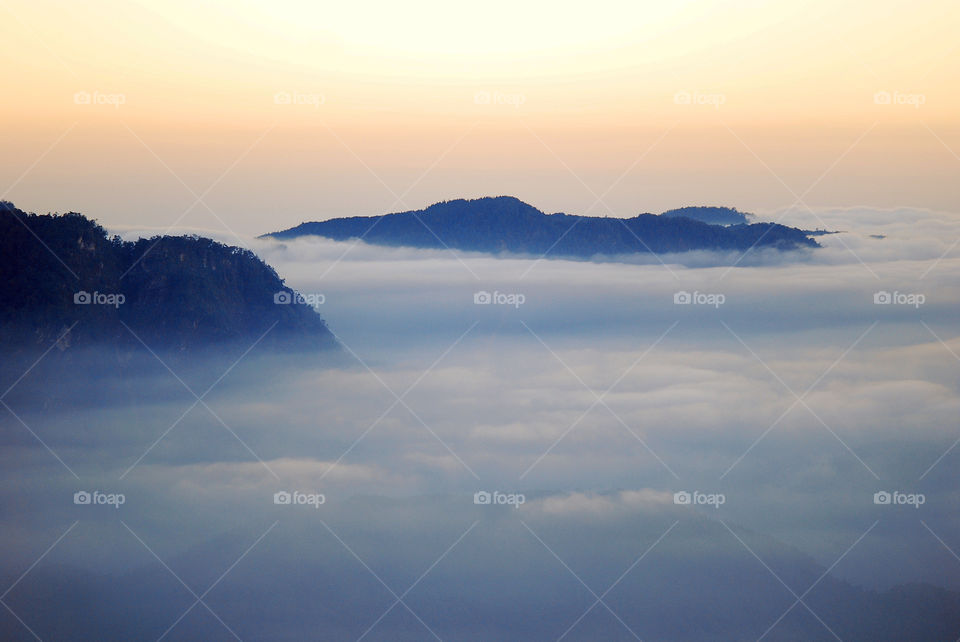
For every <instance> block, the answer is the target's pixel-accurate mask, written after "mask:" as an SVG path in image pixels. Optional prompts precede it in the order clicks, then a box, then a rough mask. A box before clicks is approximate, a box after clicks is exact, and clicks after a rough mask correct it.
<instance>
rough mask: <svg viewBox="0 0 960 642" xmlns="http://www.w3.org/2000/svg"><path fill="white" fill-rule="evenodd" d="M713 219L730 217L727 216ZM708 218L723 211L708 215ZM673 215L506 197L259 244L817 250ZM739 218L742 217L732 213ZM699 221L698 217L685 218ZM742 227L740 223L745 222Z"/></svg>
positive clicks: (295, 232)
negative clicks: (610, 213)
mask: <svg viewBox="0 0 960 642" xmlns="http://www.w3.org/2000/svg"><path fill="white" fill-rule="evenodd" d="M692 209H694V210H711V212H708V214H709V215H711V216H720V215H721V214H722V215H723V216H725V217H729V216H731V213H732V212H736V210H730V209H729V208H692ZM712 210H723V212H722V213H720V212H713V211H712ZM683 211H684V210H675V211H672V212H671V213H668V215H665V216H657V215H654V214H640V215H638V216H635V217H633V218H629V219H618V218H606V217H586V216H572V215H568V214H562V213H560V214H544V213H543V212H541V211H540V210H538V209H536V208H535V207H533V206H532V205H529V204H527V203H524V202H523V201H521V200H519V199H517V198H514V197H512V196H497V197H485V198H479V199H474V200H464V199H459V200H453V201H444V202H440V203H435V204H434V205H431V206H430V207H427V208H426V209H423V210H416V211H408V212H398V213H395V214H385V215H383V216H353V217H348V218H336V219H330V220H326V221H319V222H308V223H302V224H300V225H297V226H296V227H292V228H289V229H286V230H282V231H279V232H273V233H270V234H265V235H263V236H262V237H261V238H273V239H280V240H283V239H294V238H297V237H300V236H310V235H315V236H323V237H326V238H330V239H333V240H337V241H346V240H350V239H363V240H364V241H365V242H367V243H370V244H374V245H386V246H395V247H396V246H406V247H415V248H424V249H440V248H451V249H455V250H463V251H472V252H487V253H493V254H503V253H510V254H520V255H524V254H526V255H535V256H542V255H545V254H547V255H548V256H551V257H558V258H561V257H571V258H580V259H589V258H593V257H604V256H605V257H615V256H618V255H628V254H637V253H650V252H654V253H657V254H667V253H675V252H687V251H691V250H719V251H739V252H745V251H747V250H749V249H751V248H754V247H756V248H758V249H759V248H774V249H778V250H793V249H801V248H816V247H820V246H819V244H818V243H817V242H816V241H815V240H813V239H812V238H810V236H809V235H808V234H807V233H806V232H804V231H803V230H799V229H796V228H792V227H787V226H784V225H779V224H776V223H753V224H737V225H728V226H726V227H724V226H721V225H712V224H709V223H705V222H703V221H701V220H695V219H694V218H690V217H689V216H687V215H682V214H676V212H683ZM736 213H737V214H740V215H741V216H742V214H741V213H740V212H736ZM691 214H692V215H694V216H702V215H703V212H700V213H698V212H691ZM744 219H745V217H744Z"/></svg>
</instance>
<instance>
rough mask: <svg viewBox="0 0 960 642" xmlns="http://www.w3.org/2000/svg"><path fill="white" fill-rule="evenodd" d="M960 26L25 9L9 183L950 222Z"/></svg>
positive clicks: (521, 6) (859, 11)
mask: <svg viewBox="0 0 960 642" xmlns="http://www.w3.org/2000/svg"><path fill="white" fill-rule="evenodd" d="M958 26H960V7H958V6H957V5H956V3H954V2H947V1H943V2H915V3H902V2H892V1H885V0H879V1H871V2H860V1H852V2H844V3H837V2H828V1H820V0H812V1H811V0H807V1H782V2H765V1H762V0H750V1H744V2H717V1H706V0H700V1H689V2H616V1H610V0H598V1H595V2H591V3H567V4H563V3H556V2H550V3H548V2H541V1H535V2H516V1H506V0H492V1H489V2H484V3H451V2H441V1H439V0H413V1H411V2H404V3H393V2H367V3H341V2H338V3H322V2H308V1H299V0H297V1H293V0H290V1H277V0H273V1H270V2H256V1H254V0H233V1H231V2H225V1H213V0H190V1H187V0H167V1H164V2H129V1H127V2H111V1H99V2H75V3H74V2H71V3H61V2H51V1H43V0H40V1H30V2H26V1H13V2H10V1H8V2H5V3H4V4H2V5H0V30H2V31H0V58H2V66H0V75H2V81H3V84H4V87H5V89H6V91H5V99H4V101H3V103H2V104H0V119H2V120H0V122H2V126H3V133H4V141H5V144H4V147H3V151H2V153H0V180H2V181H3V182H4V185H0V193H2V190H6V192H7V193H6V195H5V196H4V198H7V199H10V200H13V201H14V202H16V203H18V204H19V205H21V206H22V207H25V208H27V209H32V210H38V211H48V210H70V209H74V210H82V211H84V212H86V213H89V214H91V215H93V216H96V217H98V218H100V219H101V220H102V221H103V222H106V223H114V224H126V223H132V222H137V223H143V224H160V225H162V224H163V223H164V222H170V221H172V220H173V219H175V218H176V217H177V216H179V215H181V214H182V213H183V211H184V210H185V209H187V208H188V207H190V205H191V203H192V202H193V201H195V200H196V196H197V195H200V194H201V193H202V192H203V191H204V190H206V189H208V188H210V187H211V185H213V187H212V188H211V189H210V191H209V193H208V194H207V195H206V196H205V197H204V199H203V206H195V207H194V208H193V209H192V210H191V211H190V212H188V215H187V216H186V217H185V219H184V221H183V222H184V224H190V223H194V224H196V225H198V226H202V225H208V226H209V225H216V224H217V220H216V217H215V216H213V213H212V212H211V211H210V210H213V211H214V212H216V213H217V214H219V212H220V210H226V211H228V212H229V213H228V214H222V215H220V217H221V218H224V219H225V218H226V217H228V216H229V217H233V223H232V224H233V225H234V226H236V227H238V228H242V229H243V230H244V231H248V232H250V233H254V232H256V233H259V232H263V231H266V229H273V228H275V227H277V225H278V224H280V223H283V224H286V223H296V222H299V221H300V220H303V219H307V218H325V217H329V216H334V215H341V214H356V213H365V214H370V213H377V212H380V211H383V210H384V209H390V208H393V209H402V208H403V207H405V206H409V207H422V206H425V205H427V204H429V203H431V202H434V201H436V200H440V199H444V198H453V197H458V196H479V195H485V194H503V193H509V194H514V195H516V196H519V197H521V198H523V199H525V200H528V201H530V202H531V203H533V204H534V205H537V206H538V207H541V208H542V209H545V210H548V211H556V210H565V211H569V212H578V211H585V210H587V209H588V208H590V207H599V209H602V210H604V211H603V212H599V211H597V209H594V210H593V211H592V213H610V214H613V215H618V216H629V215H633V214H636V213H638V212H640V211H660V210H662V209H667V208H670V207H675V206H681V205H687V204H695V203H716V204H727V205H734V206H737V207H740V208H741V209H746V210H754V211H765V210H770V209H773V208H776V207H780V206H784V205H789V204H790V203H792V202H793V201H794V200H795V199H796V196H798V195H800V194H801V193H803V192H804V191H805V190H808V189H809V193H808V194H805V195H804V200H805V202H808V203H810V204H814V205H815V204H822V205H852V204H867V205H877V206H897V205H912V206H924V207H932V208H938V209H946V210H950V211H956V210H957V209H958V205H960V204H958V202H957V193H956V189H955V188H954V185H956V177H957V173H958V171H960V156H958V154H957V152H958V150H960V127H958V122H957V114H958V113H960V112H958V109H957V108H958V107H960V95H958V91H960V90H958V83H957V82H956V79H957V78H958V77H960V73H958V72H960V64H958V60H960V50H958V48H957V47H956V37H955V34H956V32H957V27H958ZM28 168H29V171H26V170H28ZM821 175H822V176H821ZM608 189H609V193H608V194H607V195H606V196H605V197H604V198H603V199H602V201H603V202H602V204H601V205H600V206H596V202H597V196H599V195H600V194H601V193H603V192H604V191H605V190H608ZM404 192H406V194H404ZM401 195H402V196H403V198H399V199H398V196H401ZM267 207H269V208H271V210H273V211H272V212H271V213H270V220H269V221H265V220H264V218H263V217H264V209H265V208H267Z"/></svg>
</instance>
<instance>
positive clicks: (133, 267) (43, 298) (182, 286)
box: [0, 202, 336, 352]
mask: <svg viewBox="0 0 960 642" xmlns="http://www.w3.org/2000/svg"><path fill="white" fill-rule="evenodd" d="M277 293H284V294H281V295H280V297H279V298H280V302H281V303H282V304H277V303H276V302H275V295H276V294H277ZM123 324H126V325H127V326H129V328H130V329H131V330H132V331H133V332H135V333H136V334H137V336H138V337H140V339H142V340H143V341H144V342H145V343H146V344H147V345H149V346H151V348H156V349H158V350H160V349H163V350H174V351H185V350H191V349H194V348H201V347H205V346H209V345H213V344H217V343H221V342H230V341H236V342H241V343H244V344H246V345H250V344H252V343H253V342H254V341H256V340H257V339H258V338H259V337H260V336H261V335H263V334H264V333H266V332H267V331H268V330H270V332H269V335H268V336H267V337H265V338H264V344H265V345H277V346H279V345H287V346H297V347H299V348H325V347H331V346H334V345H335V344H336V341H335V340H334V338H333V335H332V334H331V332H330V331H329V330H328V329H327V326H326V324H325V323H324V321H323V319H321V317H320V315H318V314H317V313H316V311H315V310H314V309H313V308H311V307H310V306H308V305H305V304H303V303H299V302H297V300H296V297H295V296H294V293H293V290H291V289H290V288H288V287H286V286H284V284H283V281H282V279H280V277H279V276H277V273H276V272H275V271H274V270H273V268H271V267H270V266H268V265H267V264H266V263H264V262H263V261H262V260H260V259H259V258H258V257H257V256H256V255H255V254H253V252H250V251H249V250H245V249H241V248H237V247H230V246H227V245H223V244H221V243H218V242H216V241H212V240H210V239H207V238H201V237H196V236H179V237H172V236H157V237H153V238H151V239H139V240H137V241H135V242H130V241H123V240H121V239H120V238H119V237H114V238H113V239H108V238H107V234H106V232H105V231H104V229H103V228H102V227H100V226H99V225H97V224H96V223H95V222H94V221H92V220H90V219H88V218H86V217H84V216H83V215H81V214H76V213H70V214H64V215H37V214H27V213H25V212H23V211H20V210H18V209H16V208H15V207H14V206H13V205H12V204H11V203H6V202H0V347H2V348H3V349H4V351H6V352H11V351H15V350H16V349H17V347H29V346H36V347H42V348H46V347H48V346H50V345H51V344H52V343H53V342H54V341H57V340H58V339H59V341H58V344H57V345H58V347H59V348H60V350H61V351H64V350H68V349H69V348H71V347H78V346H79V347H83V346H91V345H95V344H100V343H104V342H109V343H110V344H112V345H118V346H131V345H132V346H134V347H137V348H140V347H141V346H140V345H139V341H138V340H137V339H136V338H135V337H134V336H133V335H132V333H131V332H130V331H128V330H127V329H126V328H124V327H123Z"/></svg>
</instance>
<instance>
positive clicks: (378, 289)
mask: <svg viewBox="0 0 960 642" xmlns="http://www.w3.org/2000/svg"><path fill="white" fill-rule="evenodd" d="M772 218H778V219H780V222H782V223H784V224H786V225H793V226H797V227H802V228H804V229H814V228H827V229H830V230H841V231H842V233H840V234H835V235H825V236H819V237H817V240H818V241H819V242H820V243H821V244H822V245H824V248H823V249H819V250H813V251H809V252H807V251H805V252H793V253H779V254H778V253H776V252H775V251H767V252H764V253H751V254H749V255H747V256H746V257H745V258H744V259H742V260H739V261H738V259H737V257H730V256H716V255H708V254H701V253H696V254H690V255H678V256H662V257H653V256H645V257H642V258H644V259H645V260H644V261H643V262H639V261H635V262H633V263H629V262H599V261H598V262H584V261H567V260H561V259H548V260H535V259H532V258H529V257H518V258H491V257H486V256H480V255H469V254H459V255H454V254H453V253H450V252H444V251H421V250H412V249H406V248H384V247H374V246H368V245H364V244H354V243H336V242H331V241H327V240H324V239H318V238H310V239H302V240H297V241H293V242H284V243H279V242H275V241H266V240H255V239H247V240H245V242H246V244H247V246H248V247H249V248H250V249H252V250H254V251H255V252H256V253H257V254H258V255H259V256H260V257H261V258H263V259H264V260H265V261H266V262H267V263H268V264H270V265H272V266H273V267H274V268H275V269H276V270H277V272H278V273H279V274H280V276H281V277H283V278H285V279H286V283H287V285H289V286H291V287H293V288H294V289H296V290H297V291H298V292H300V293H301V294H303V295H304V296H305V297H312V298H311V299H310V300H312V301H314V302H316V303H317V309H318V311H319V312H320V313H321V315H322V316H323V317H324V319H326V321H327V322H328V324H329V327H330V329H331V330H332V331H333V332H334V333H335V334H336V335H337V337H338V338H339V340H340V341H341V342H342V344H343V350H342V354H340V355H329V356H317V355H315V354H313V355H301V354H269V353H265V352H264V351H262V350H258V348H257V347H256V346H254V347H253V349H252V350H250V351H249V353H244V349H243V348H236V349H233V348H231V350H233V352H231V353H230V354H225V355H220V359H217V360H206V359H199V358H198V359H197V360H195V361H192V360H190V359H189V358H188V359H180V360H178V361H177V362H176V363H173V362H168V363H163V362H161V360H160V359H158V358H155V357H154V356H153V355H150V354H149V353H148V352H147V351H146V350H144V351H143V354H142V355H140V357H141V358H140V359H139V360H138V361H137V368H136V374H134V375H130V374H129V373H126V374H124V375H122V376H120V375H112V374H109V373H102V372H101V371H100V370H99V369H97V368H91V369H89V370H86V369H84V368H77V371H76V372H72V373H70V377H71V379H75V380H76V383H77V385H78V386H81V387H82V388H83V389H84V390H91V391H96V392H95V394H91V395H89V396H88V397H85V399H86V400H85V401H78V400H77V399H75V398H71V397H70V393H69V392H68V391H67V390H65V389H59V386H61V383H47V382H45V381H44V380H42V379H41V378H39V374H38V373H39V372H41V370H42V369H41V368H39V367H38V368H37V369H36V370H35V371H32V372H31V373H29V374H27V375H26V376H25V377H24V378H23V379H22V380H19V381H18V380H17V378H16V377H17V376H19V373H15V374H14V375H13V376H10V377H7V378H6V379H5V381H4V382H3V383H4V385H3V386H2V389H3V390H7V393H6V394H5V395H4V403H5V404H8V405H9V408H10V411H11V412H5V413H4V414H3V415H2V419H0V425H2V426H3V432H2V435H3V440H4V448H3V449H2V457H3V462H2V463H3V465H2V472H0V475H2V476H3V478H4V480H3V484H2V486H0V489H2V490H0V497H2V500H0V501H2V503H3V505H4V508H5V510H4V511H3V512H2V513H0V515H2V518H0V519H2V529H0V532H2V533H3V534H2V546H3V548H4V549H5V551H6V555H5V556H4V564H5V566H4V568H2V569H0V572H2V579H3V580H4V581H5V582H6V585H7V586H10V585H12V587H11V590H10V591H8V592H7V593H6V594H5V595H4V596H3V599H4V601H6V602H7V603H9V604H10V605H11V606H12V609H13V611H16V614H17V617H19V618H22V620H23V622H25V623H26V624H28V625H29V629H33V630H35V631H36V634H37V635H38V636H40V637H42V638H44V639H46V638H48V637H49V638H52V639H55V638H58V637H60V636H63V635H64V631H65V630H66V628H64V627H71V626H74V627H77V626H90V627H94V626H96V627H99V628H96V629H95V630H94V629H91V631H90V632H86V633H87V634H88V635H90V636H91V638H93V637H96V638H99V639H109V638H116V639H124V638H126V639H130V638H129V636H134V637H138V638H149V639H156V638H158V637H161V636H165V637H164V639H201V638H203V639H234V638H235V637H236V638H242V639H245V640H247V639H266V638H267V637H269V638H270V639H284V638H285V639H291V640H293V639H307V638H311V639H315V638H319V639H341V638H350V639H357V638H360V637H363V639H371V640H373V639H385V640H386V639H393V640H398V639H436V638H443V639H447V638H450V639H461V638H470V639H478V640H479V639H554V640H555V639H557V638H558V637H561V636H563V637H564V639H635V638H640V639H643V640H660V639H717V637H716V636H717V635H719V633H717V629H715V628H712V627H714V626H715V623H716V622H718V621H722V622H724V623H725V626H724V627H723V628H722V631H723V635H724V636H727V635H729V634H730V632H738V633H737V635H738V637H726V638H725V639H741V638H742V639H756V638H757V637H760V636H762V635H766V638H765V639H795V638H796V639H801V638H802V639H837V638H846V637H851V638H853V639H858V636H860V635H864V636H869V635H870V632H869V631H867V632H866V633H864V631H866V629H864V628H857V627H862V626H877V627H882V626H884V625H883V620H882V617H877V618H875V621H874V622H872V623H871V624H870V625H866V624H863V623H862V622H859V623H858V621H857V618H856V609H853V608H851V604H853V603H854V602H855V601H856V600H862V601H863V603H864V604H869V605H868V606H865V607H864V609H866V610H867V611H869V612H873V611H870V609H874V610H876V611H877V612H881V611H883V609H884V608H887V607H886V606H885V605H888V604H893V603H894V602H896V605H895V606H890V607H889V608H890V609H891V611H894V610H896V612H897V613H898V617H903V615H902V613H903V611H904V610H905V609H906V610H909V609H910V608H913V606H912V605H915V604H921V603H922V604H923V606H922V607H921V606H917V608H918V611H917V614H916V616H915V617H917V618H919V619H923V618H926V615H924V612H923V609H925V608H934V609H935V608H937V607H936V606H931V604H930V601H929V600H928V601H924V598H923V596H924V595H925V594H926V593H925V591H929V590H930V587H923V586H918V584H919V583H923V584H929V585H933V586H935V587H940V588H946V589H951V590H954V591H960V558H958V557H957V554H958V553H960V520H958V514H960V513H958V507H960V484H958V478H957V470H958V465H960V446H957V442H958V438H960V431H958V423H957V417H958V416H960V335H958V331H957V326H956V320H957V319H958V318H960V283H958V281H957V276H956V275H957V274H958V273H960V249H958V248H957V247H956V239H958V238H960V224H958V223H957V222H956V217H955V216H954V217H951V216H948V215H946V214H937V213H935V212H928V211H920V210H907V209H903V210H898V211H876V210H870V209H866V208H860V209H844V210H825V211H818V212H817V213H816V214H815V215H814V214H812V213H811V212H808V211H789V212H782V213H778V214H776V215H775V216H773V217H772ZM112 231H113V230H111V232H112ZM123 233H124V235H125V236H126V237H128V238H130V237H135V236H137V235H138V232H137V230H125V231H123ZM222 240H224V241H225V242H231V243H237V240H236V239H234V238H229V237H223V238H222ZM734 262H736V265H732V263H734ZM90 359H91V361H95V359H96V355H91V356H90ZM11 386H12V387H11ZM48 386H49V387H48ZM8 388H9V390H8ZM49 396H52V397H54V398H56V399H60V401H58V402H56V403H52V404H51V403H45V402H44V399H46V398H47V397H49ZM14 413H15V414H14ZM954 446H957V447H956V448H955V447H954ZM77 493H80V495H76V494H77ZM83 493H89V495H84V494H83ZM278 493H279V494H278ZM88 500H89V503H87V501H88ZM78 502H79V503H78ZM121 502H122V503H121ZM951 549H952V550H951ZM45 551H47V552H46V554H45ZM41 556H42V557H41ZM38 557H40V560H39V561H38ZM35 563H36V565H35V566H31V565H34V564H35ZM28 569H30V572H29V573H26V574H25V571H27V570H28ZM21 576H22V579H20V580H18V578H21ZM904 585H913V590H914V591H915V592H914V593H909V594H907V596H906V597H904V598H903V599H902V600H900V601H896V600H895V599H894V598H895V597H896V596H897V595H900V593H898V592H897V591H901V590H903V586H904ZM895 587H899V588H895ZM891 589H894V590H893V591H892V592H891ZM54 596H55V598H56V599H53V598H54ZM891 596H893V597H891ZM41 598H42V599H41ZM53 603H57V604H59V605H60V606H59V607H58V608H59V609H60V612H59V613H58V614H56V617H54V615H55V614H54V613H53V612H52V611H51V610H50V608H52V607H49V606H45V605H49V604H53ZM954 604H955V602H954ZM133 605H136V608H133ZM943 608H945V609H947V607H943ZM91 610H92V611H95V612H96V613H98V614H103V617H102V618H101V617H97V618H91V617H84V615H83V614H84V613H85V612H87V613H89V611H91ZM947 610H948V611H949V609H947ZM11 612H12V611H11ZM863 612H865V611H863V610H861V611H860V613H863ZM941 615H942V613H941ZM181 616H182V619H179V620H178V618H180V617H181ZM955 616H956V614H955V613H954V615H953V616H952V617H954V619H956V617H955ZM908 617H909V616H908ZM860 619H861V620H863V619H864V618H860ZM7 620H8V621H4V628H3V630H2V636H3V637H4V638H6V639H21V638H22V639H32V638H31V635H30V633H29V632H28V629H27V628H25V627H24V626H21V624H20V623H18V622H16V621H15V620H13V619H11V618H7ZM94 621H96V622H97V624H96V625H94V624H93V622H94ZM78 623H84V624H82V625H81V624H78ZM58 627H60V628H58ZM678 627H679V628H678ZM678 631H679V633H678ZM268 632H269V635H268ZM851 632H852V633H851ZM74 633H76V629H74ZM885 633H889V631H885ZM81 637H82V636H81ZM864 639H865V638H864Z"/></svg>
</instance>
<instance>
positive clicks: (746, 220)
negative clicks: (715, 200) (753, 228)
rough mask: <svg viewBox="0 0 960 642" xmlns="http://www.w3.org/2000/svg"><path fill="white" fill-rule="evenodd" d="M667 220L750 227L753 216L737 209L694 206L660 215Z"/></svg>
mask: <svg viewBox="0 0 960 642" xmlns="http://www.w3.org/2000/svg"><path fill="white" fill-rule="evenodd" d="M660 216H666V217H667V218H676V217H684V218H689V219H693V220H694V221H700V222H701V223H709V224H710V225H749V224H750V220H751V219H752V218H753V215H752V214H747V213H745V212H741V211H740V210H738V209H737V208H735V207H714V206H703V205H699V206H693V207H681V208H678V209H675V210H667V211H666V212H663V213H661V214H660Z"/></svg>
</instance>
